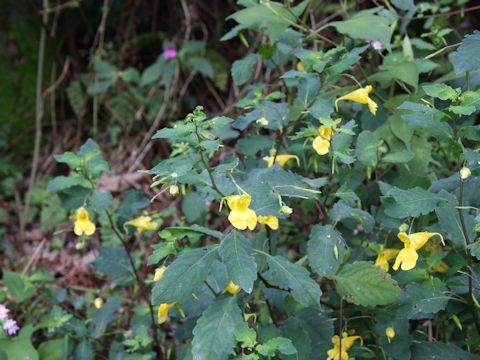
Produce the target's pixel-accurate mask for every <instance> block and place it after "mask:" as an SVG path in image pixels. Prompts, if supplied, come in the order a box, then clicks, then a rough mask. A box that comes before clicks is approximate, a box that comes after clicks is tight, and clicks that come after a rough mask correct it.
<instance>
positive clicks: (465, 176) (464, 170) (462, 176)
mask: <svg viewBox="0 0 480 360" xmlns="http://www.w3.org/2000/svg"><path fill="white" fill-rule="evenodd" d="M470 175H472V172H471V171H470V169H469V168H468V167H463V168H462V169H461V170H460V179H462V180H467V179H468V178H469V177H470Z"/></svg>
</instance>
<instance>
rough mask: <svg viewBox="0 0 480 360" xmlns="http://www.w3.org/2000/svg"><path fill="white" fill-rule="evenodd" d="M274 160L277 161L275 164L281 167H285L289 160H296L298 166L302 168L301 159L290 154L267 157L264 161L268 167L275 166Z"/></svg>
mask: <svg viewBox="0 0 480 360" xmlns="http://www.w3.org/2000/svg"><path fill="white" fill-rule="evenodd" d="M273 159H275V162H276V163H277V164H278V165H280V166H281V167H283V166H285V164H286V163H287V161H288V160H291V159H295V160H296V161H297V166H300V159H299V158H298V156H297V155H290V154H283V155H277V157H275V156H265V157H264V158H263V160H264V161H265V162H266V163H267V166H268V167H272V166H273Z"/></svg>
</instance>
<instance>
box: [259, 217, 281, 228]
mask: <svg viewBox="0 0 480 360" xmlns="http://www.w3.org/2000/svg"><path fill="white" fill-rule="evenodd" d="M257 219H258V222H259V223H260V224H265V225H267V226H268V227H269V228H270V229H272V230H277V229H278V218H277V217H276V216H272V215H267V216H259V217H258V218H257Z"/></svg>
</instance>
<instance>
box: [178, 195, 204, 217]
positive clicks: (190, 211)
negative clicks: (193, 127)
mask: <svg viewBox="0 0 480 360" xmlns="http://www.w3.org/2000/svg"><path fill="white" fill-rule="evenodd" d="M182 211H183V213H184V214H185V218H186V219H187V221H188V222H189V223H192V222H194V221H196V220H198V219H199V218H200V217H201V216H202V215H203V213H204V212H205V201H204V200H203V199H202V197H201V196H200V195H199V194H198V193H196V192H189V193H188V194H186V195H185V197H184V198H183V200H182Z"/></svg>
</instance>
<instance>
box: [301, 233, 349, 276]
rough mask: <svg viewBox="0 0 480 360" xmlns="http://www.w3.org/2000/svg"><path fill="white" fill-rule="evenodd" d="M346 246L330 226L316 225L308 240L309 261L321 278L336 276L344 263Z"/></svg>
mask: <svg viewBox="0 0 480 360" xmlns="http://www.w3.org/2000/svg"><path fill="white" fill-rule="evenodd" d="M345 251H346V246H345V241H344V240H343V239H342V236H341V235H340V234H339V233H338V232H337V231H335V229H334V228H333V227H332V226H330V225H325V226H321V225H315V226H314V227H313V228H312V231H311V232H310V237H309V240H308V261H309V263H310V266H311V267H312V269H313V270H314V271H315V272H316V273H317V274H319V275H321V276H327V275H331V274H334V273H335V272H336V271H337V270H338V268H339V266H340V264H341V263H342V262H343V256H344V255H345Z"/></svg>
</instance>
